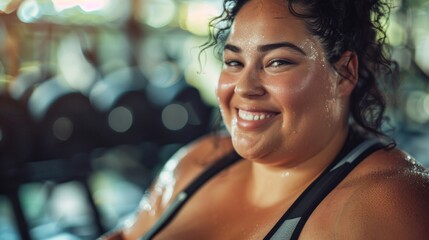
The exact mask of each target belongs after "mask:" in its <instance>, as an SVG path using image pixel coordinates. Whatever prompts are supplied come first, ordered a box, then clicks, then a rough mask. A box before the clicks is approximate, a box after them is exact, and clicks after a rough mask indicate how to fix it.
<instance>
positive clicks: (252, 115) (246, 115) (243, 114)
mask: <svg viewBox="0 0 429 240" xmlns="http://www.w3.org/2000/svg"><path fill="white" fill-rule="evenodd" d="M238 116H239V117H240V118H242V119H244V120H248V121H258V120H264V119H266V118H270V117H273V116H274V114H273V113H259V112H258V113H256V112H248V111H244V110H238Z"/></svg>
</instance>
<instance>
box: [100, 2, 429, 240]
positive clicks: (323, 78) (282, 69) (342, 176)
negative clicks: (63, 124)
mask: <svg viewBox="0 0 429 240" xmlns="http://www.w3.org/2000/svg"><path fill="white" fill-rule="evenodd" d="M385 10H386V4H384V3H382V2H379V1H376V0H363V1H354V0H342V1H316V0H314V1H310V0H309V1H292V0H289V1H284V0H270V1H262V0H250V1H242V0H225V2H224V12H223V14H222V16H220V17H219V18H217V19H216V20H215V21H214V22H212V23H213V29H212V30H213V35H212V42H211V45H215V46H217V47H220V49H221V51H222V57H223V62H224V65H223V69H222V72H221V75H220V78H219V82H218V87H217V91H216V94H217V97H218V101H219V106H220V109H221V113H222V117H223V121H224V123H225V126H226V128H227V130H228V132H229V135H228V136H220V135H216V136H208V137H205V138H202V139H199V140H197V141H195V142H194V143H192V144H191V145H190V146H188V147H187V148H185V149H182V150H181V151H180V152H179V153H177V154H176V155H175V156H174V157H173V158H172V159H171V160H170V161H169V162H168V163H167V165H166V166H165V169H164V170H163V171H162V172H161V174H160V176H159V178H158V180H157V182H156V183H155V184H154V186H153V187H152V188H151V190H150V191H149V192H148V194H147V196H146V197H145V198H144V200H143V201H142V205H141V211H140V212H139V213H138V215H137V216H136V220H135V222H133V223H132V224H130V225H128V226H126V227H124V228H123V229H122V230H121V231H120V233H119V234H116V235H115V234H114V235H115V236H116V237H115V236H114V235H111V236H110V239H139V237H142V236H145V237H144V238H143V239H152V237H153V239H290V238H292V239H297V238H298V237H299V239H427V238H428V237H429V204H428V203H429V180H428V173H427V171H426V170H425V169H423V168H422V167H420V166H418V165H417V164H416V163H415V161H414V160H412V158H411V157H410V156H409V155H407V154H406V153H404V152H402V151H401V150H399V149H397V148H395V147H394V144H392V143H390V144H386V143H385V142H386V140H382V139H387V137H385V136H384V135H383V134H382V133H381V132H380V131H381V130H380V125H381V121H382V117H383V111H384V107H385V104H384V99H383V97H382V96H381V93H380V91H379V90H378V88H377V85H378V83H377V77H380V76H381V75H382V74H383V73H385V72H384V69H388V68H389V65H390V61H389V60H388V59H387V58H386V57H385V55H384V53H383V51H382V48H383V47H384V39H383V38H379V37H380V36H383V32H382V28H381V25H380V20H381V19H382V18H383V17H384V14H387V12H385ZM371 20H372V21H371ZM380 34H381V35H380ZM377 37H378V38H377ZM209 45H210V44H209ZM349 122H351V124H349ZM351 125H353V127H351ZM376 139H377V140H376ZM233 150H235V151H236V152H237V153H238V154H239V156H238V155H235V154H234V153H232V154H231V152H232V151H233ZM225 156H226V157H225ZM207 170H208V171H209V172H208V173H207V172H205V171H207ZM201 174H202V176H203V177H200V178H199V177H198V176H201ZM197 178H198V179H197ZM196 179H197V180H196ZM189 186H190V187H189ZM184 189H185V191H184V192H182V191H183V190H184ZM148 232H149V233H148ZM145 234H146V235H145ZM108 239H109V237H108Z"/></svg>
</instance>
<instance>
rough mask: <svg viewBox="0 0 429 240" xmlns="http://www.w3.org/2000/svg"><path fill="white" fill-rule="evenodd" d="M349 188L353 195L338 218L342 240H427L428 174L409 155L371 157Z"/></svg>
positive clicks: (381, 152) (386, 152)
mask: <svg viewBox="0 0 429 240" xmlns="http://www.w3.org/2000/svg"><path fill="white" fill-rule="evenodd" d="M356 170H357V171H356V172H355V173H354V177H352V178H351V179H350V180H349V181H348V184H349V185H351V186H352V188H353V191H352V194H351V195H350V196H349V197H348V199H347V200H346V201H345V202H344V205H343V206H342V209H341V211H339V214H338V216H337V221H336V223H337V224H336V231H335V232H336V234H338V235H339V236H338V238H339V239H342V238H344V237H347V239H350V238H352V239H368V238H369V239H427V238H428V236H429V173H428V171H427V170H426V169H425V168H423V167H422V166H420V165H419V164H417V162H415V161H414V159H412V158H411V157H410V156H409V155H407V154H406V153H404V152H402V151H400V150H398V149H391V150H379V151H377V152H375V153H374V154H372V155H371V156H369V157H368V159H366V160H365V161H364V162H362V164H361V166H359V167H358V168H357V169H356Z"/></svg>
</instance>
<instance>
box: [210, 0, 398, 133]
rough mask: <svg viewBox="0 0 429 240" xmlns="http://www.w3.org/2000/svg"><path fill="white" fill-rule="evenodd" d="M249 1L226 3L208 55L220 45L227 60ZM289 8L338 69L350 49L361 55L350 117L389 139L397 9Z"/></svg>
mask: <svg viewBox="0 0 429 240" xmlns="http://www.w3.org/2000/svg"><path fill="white" fill-rule="evenodd" d="M247 2H249V0H224V3H223V12H222V14H221V15H220V16H218V17H216V18H214V19H213V20H212V21H211V22H210V25H209V27H210V36H209V40H208V42H207V43H206V44H205V45H203V50H202V51H204V50H205V49H207V48H210V47H215V48H214V49H215V53H216V55H217V57H219V58H220V57H221V56H222V51H223V46H224V44H225V41H226V39H227V37H228V34H229V32H230V29H231V25H232V23H233V21H234V18H235V16H236V15H237V13H238V12H239V10H240V9H241V8H242V7H243V5H244V4H246V3H247ZM285 4H287V6H288V8H289V11H290V12H291V13H292V14H293V15H294V16H296V17H298V18H301V19H302V20H303V21H304V22H305V23H306V25H307V28H308V30H309V32H310V33H311V34H313V35H314V36H317V37H318V38H319V39H320V40H321V43H322V45H323V47H324V50H325V52H326V54H327V58H328V60H329V62H330V63H331V64H332V66H333V64H334V63H336V62H337V61H338V60H339V58H340V56H341V55H342V53H344V52H345V51H352V52H354V54H356V55H357V56H358V59H359V60H358V61H359V67H358V83H357V85H356V87H355V89H354V90H353V92H352V94H351V99H350V115H351V117H352V119H353V120H354V123H355V125H358V126H359V127H361V128H362V129H363V130H366V132H371V133H373V134H376V135H379V136H385V135H384V133H383V132H382V130H381V127H382V124H383V120H384V119H385V118H384V112H385V109H386V100H385V97H384V96H383V94H382V91H381V90H380V80H381V79H382V78H385V77H387V76H388V75H389V74H391V73H393V72H394V71H393V66H395V64H394V62H393V61H392V60H390V58H389V57H388V52H387V51H386V50H387V49H386V46H387V44H386V33H385V30H384V26H385V24H386V23H387V22H388V17H389V14H390V8H391V6H390V5H389V4H388V3H386V2H383V1H382V0H323V1H322V0H285ZM295 6H300V8H299V9H300V10H301V12H298V11H297V8H296V7H295ZM386 79H387V78H386Z"/></svg>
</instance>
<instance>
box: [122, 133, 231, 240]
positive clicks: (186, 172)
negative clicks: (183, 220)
mask: <svg viewBox="0 0 429 240" xmlns="http://www.w3.org/2000/svg"><path fill="white" fill-rule="evenodd" d="M230 149H231V148H230V144H229V140H228V139H227V138H221V137H218V136H206V137H203V138H201V139H198V140H197V141H195V142H193V143H191V144H189V145H187V146H185V147H183V148H181V149H180V150H179V151H178V152H176V153H175V154H174V155H173V156H172V157H171V158H170V159H169V160H168V161H167V163H166V164H165V165H164V167H163V169H162V170H161V172H160V173H159V175H158V177H157V179H156V180H155V182H154V184H153V185H152V186H151V187H150V189H149V190H148V191H147V192H146V194H145V195H144V196H143V198H142V200H141V202H140V205H139V211H138V212H137V214H136V216H135V218H134V219H133V220H132V222H131V223H130V224H125V225H126V226H125V228H124V229H123V236H124V238H125V239H138V238H139V237H141V236H142V235H143V234H144V233H145V232H147V230H149V229H150V228H151V227H152V225H153V224H154V223H155V222H156V221H157V220H158V218H159V217H160V215H161V214H162V213H163V212H164V211H165V209H166V208H167V207H168V206H169V205H170V203H171V202H172V201H173V200H174V199H175V197H176V196H177V194H178V193H180V191H182V190H183V189H184V188H185V187H186V186H187V185H188V184H189V183H190V182H191V181H192V180H193V179H194V178H195V177H196V176H197V175H198V174H199V173H201V172H202V171H203V170H204V169H205V168H206V167H207V166H208V165H211V163H212V162H213V161H215V160H217V159H218V158H219V157H220V156H222V155H223V154H225V153H226V152H227V151H230Z"/></svg>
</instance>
